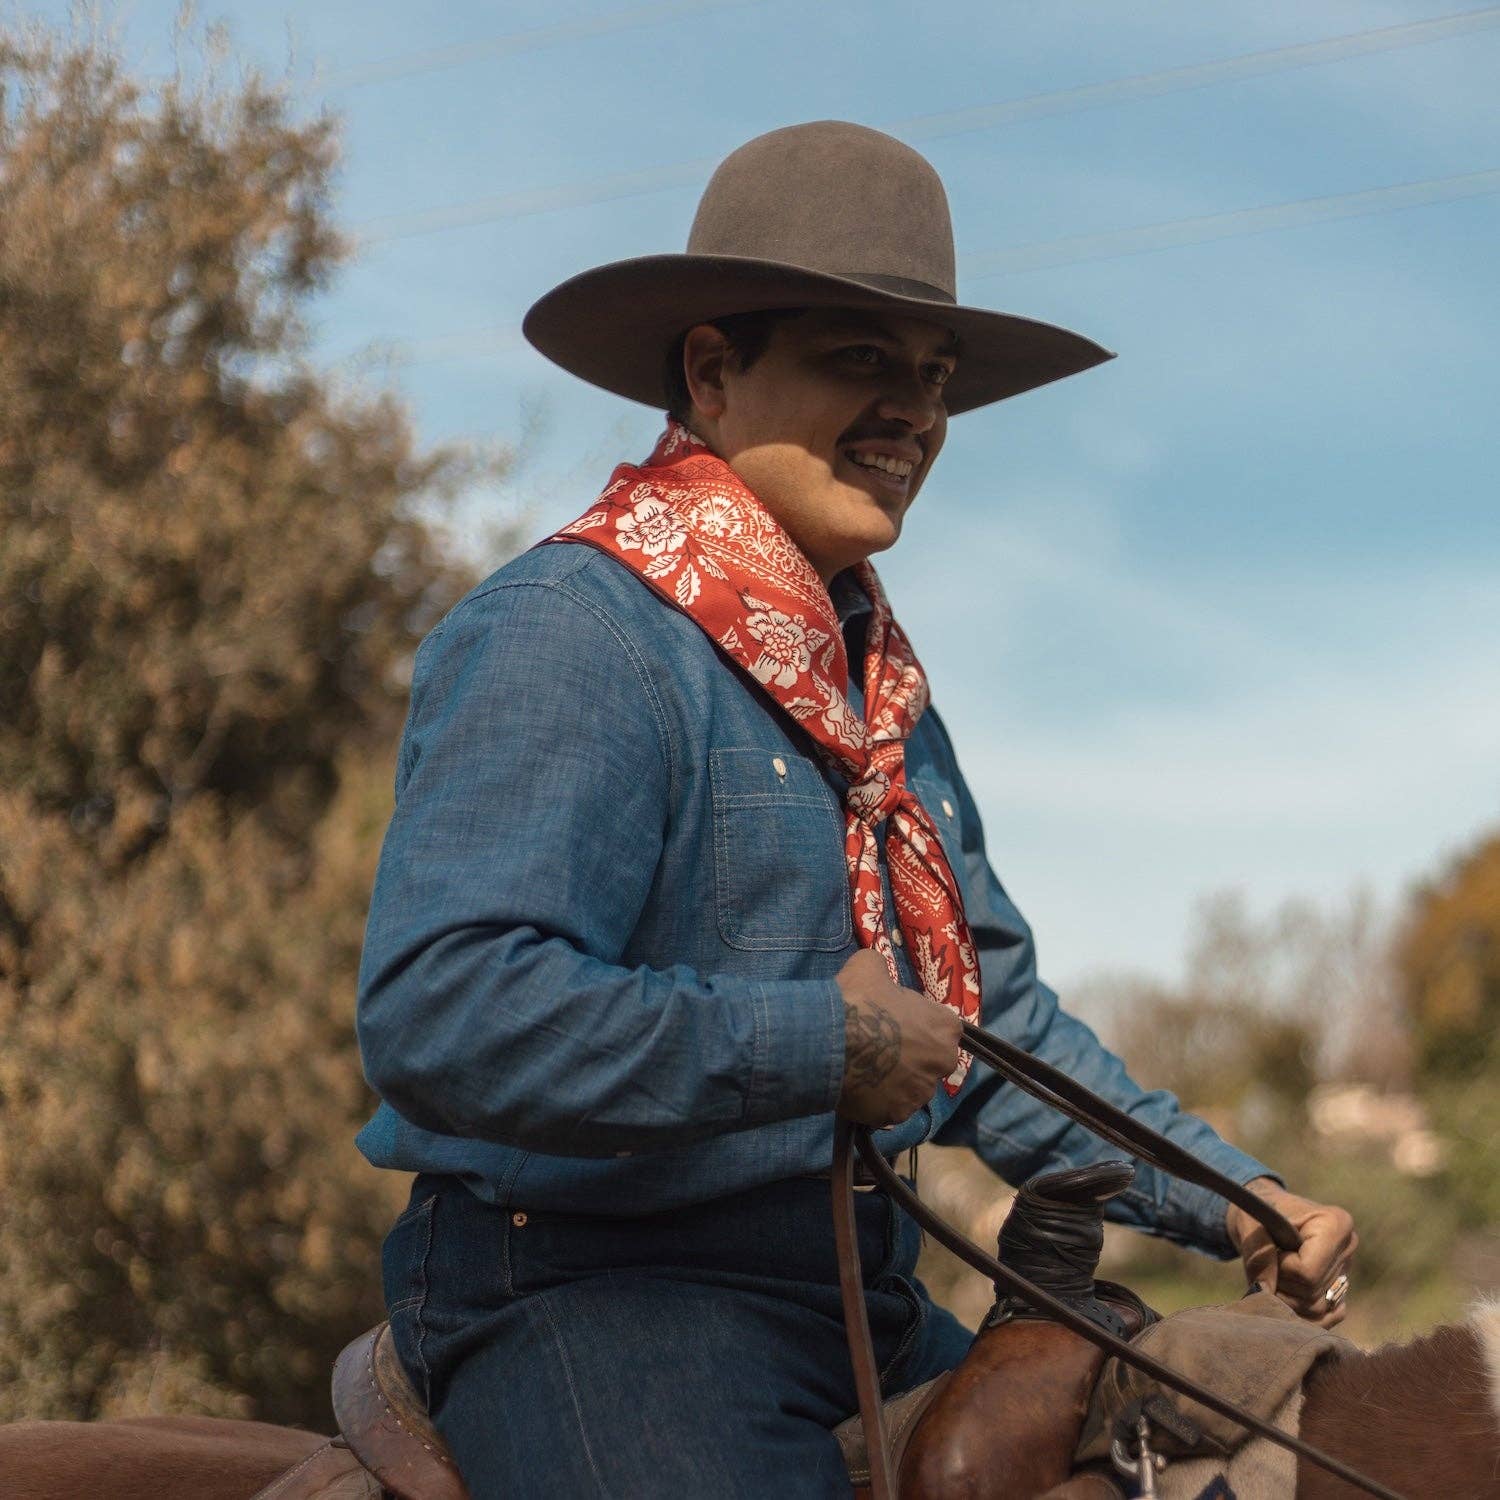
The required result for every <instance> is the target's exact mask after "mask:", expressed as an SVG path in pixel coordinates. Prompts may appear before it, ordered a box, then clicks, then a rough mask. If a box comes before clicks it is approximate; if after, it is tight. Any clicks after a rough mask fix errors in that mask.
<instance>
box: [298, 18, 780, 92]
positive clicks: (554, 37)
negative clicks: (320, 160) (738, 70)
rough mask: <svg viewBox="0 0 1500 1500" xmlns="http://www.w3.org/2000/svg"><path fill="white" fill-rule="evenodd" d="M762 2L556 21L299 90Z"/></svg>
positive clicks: (374, 65) (322, 78)
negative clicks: (551, 23)
mask: <svg viewBox="0 0 1500 1500" xmlns="http://www.w3.org/2000/svg"><path fill="white" fill-rule="evenodd" d="M763 4H765V0H663V3H660V4H656V5H637V6H635V7H633V8H632V9H630V10H617V11H612V12H610V13H609V14H608V15H603V16H589V17H585V18H583V19H580V20H577V21H559V22H557V23H555V24H554V25H551V26H537V27H534V28H533V29H532V30H529V31H513V32H509V33H508V34H506V35H505V36H492V37H483V38H481V39H479V40H477V41H472V42H457V43H454V44H453V45H452V46H448V47H433V48H430V49H429V50H427V51H425V52H403V53H401V54H400V55H399V56H397V57H388V58H383V59H381V60H380V61H378V62H370V63H362V64H360V65H358V66H356V67H351V68H339V69H336V70H335V71H333V72H331V73H317V72H315V73H314V74H313V76H312V77H311V78H309V79H308V80H307V81H306V82H305V83H303V84H301V85H300V87H301V88H302V89H304V90H306V91H308V92H312V91H314V90H323V89H348V88H358V87H359V86H360V85H362V84H366V83H386V82H388V81H389V80H391V79H393V78H409V77H411V76H412V75H413V74H416V73H432V72H436V71H437V70H438V69H439V68H452V67H457V66H458V65H459V64H460V63H466V62H469V61H472V60H473V59H475V58H480V57H511V56H513V55H514V54H516V53H518V52H537V51H540V50H541V49H542V48H543V47H555V46H557V45H559V44H560V43H563V42H582V41H587V40H589V39H591V38H593V37H596V36H608V35H610V34H612V33H614V32H617V31H629V30H633V29H634V28H636V27H638V26H655V25H657V24H658V23H659V22H661V21H674V20H677V19H678V18H679V17H681V16H685V15H691V14H694V13H696V12H700V11H716V10H733V9H736V8H743V7H745V6H747V5H763Z"/></svg>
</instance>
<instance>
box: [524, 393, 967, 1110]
mask: <svg viewBox="0 0 1500 1500" xmlns="http://www.w3.org/2000/svg"><path fill="white" fill-rule="evenodd" d="M548 540H549V541H553V542H586V543H588V544H589V545H591V546H594V547H597V548H599V549H600V551H602V552H607V553H609V555H610V556H611V557H614V558H617V559H618V560H619V561H620V562H622V563H624V564H625V566H626V567H627V568H630V569H631V570H632V571H633V572H635V573H638V574H639V575H640V576H641V577H642V578H643V579H644V580H645V581H646V582H647V583H648V584H650V586H651V587H652V588H653V589H654V590H655V591H656V592H657V593H658V594H660V595H661V597H662V598H663V599H665V600H666V601H667V603H668V604H670V605H672V606H673V607H674V608H676V609H679V610H681V611H682V612H683V613H684V614H685V615H687V616H688V617H689V618H690V619H691V620H693V621H694V623H696V624H697V625H699V626H701V627H702V628H703V630H704V631H705V632H706V633H707V634H708V636H709V638H710V639H711V640H712V641H713V642H714V644H715V645H716V646H718V648H719V649H720V650H721V651H722V652H723V653H724V654H725V655H726V656H727V657H729V659H730V660H731V661H733V662H736V663H737V664H738V665H739V666H741V667H743V668H744V669H745V671H747V672H748V673H749V674H750V675H751V676H752V677H753V678H754V679H755V680H756V681H757V682H758V683H759V684H760V685H761V687H762V688H763V689H764V690H765V692H766V694H767V696H769V697H770V698H771V699H772V700H773V701H774V702H775V703H776V704H777V705H778V706H779V707H780V708H781V709H782V710H783V711H784V712H786V713H787V714H789V715H790V716H791V717H792V718H793V719H795V720H796V721H797V723H799V724H800V725H801V726H802V728H803V730H804V731H805V732H806V733H807V734H809V735H810V736H811V737H812V739H813V741H814V742H815V743H816V745H817V746H818V749H819V750H820V751H821V752H822V753H823V754H824V755H825V756H826V757H827V758H828V759H829V761H830V762H831V763H832V764H833V765H834V766H836V767H837V768H838V769H839V770H840V771H842V772H843V774H844V775H845V776H846V777H847V778H848V781H849V783H850V785H849V791H848V794H847V797H846V802H845V811H846V813H847V815H848V827H847V831H846V834H845V838H844V854H845V857H846V859H847V860H848V865H849V885H850V890H851V894H852V897H853V902H854V915H855V919H856V920H855V931H856V933H857V934H858V937H859V942H860V944H861V946H863V947H866V948H874V949H875V950H876V951H877V952H879V953H880V954H881V956H882V957H883V958H884V959H885V961H886V964H887V966H888V967H889V969H890V971H891V977H892V979H897V980H898V982H899V976H898V974H897V971H896V955H895V953H894V951H893V949H892V947H891V939H890V936H889V934H888V933H887V930H886V921H885V893H884V889H883V887H882V885H881V880H880V864H879V852H878V848H877V845H876V842H875V828H876V825H877V824H879V823H880V822H882V821H883V820H884V819H887V818H889V819H890V831H889V834H888V836H887V839H886V859H887V862H888V864H889V866H890V873H891V890H892V893H893V894H894V895H895V898H896V917H897V921H898V922H899V924H900V931H901V935H902V939H903V940H904V941H905V943H906V945H907V948H908V951H909V952H910V954H911V958H912V964H913V966H914V968H915V969H916V972H917V975H918V977H919V978H920V980H921V984H922V989H923V991H924V993H925V994H926V995H927V997H928V999H929V1000H936V1001H938V1002H939V1003H940V1004H943V1005H948V1006H952V1008H953V1009H954V1010H956V1011H957V1012H958V1013H959V1014H960V1015H961V1016H963V1017H964V1018H965V1019H966V1020H974V1019H975V1018H976V1017H977V1016H978V1014H979V965H978V963H977V962H976V960H975V957H974V944H973V940H972V938H971V937H970V935H969V925H968V923H967V921H966V920H965V919H964V908H963V897H962V895H961V893H960V891H959V888H958V882H957V881H956V880H955V879H954V876H953V871H952V868H951V867H950V866H949V864H948V861H947V858H946V857H945V856H944V854H943V846H942V843H941V841H940V840H939V838H938V836H937V830H936V829H935V828H934V827H933V823H932V819H931V818H929V817H928V816H927V811H926V809H925V808H924V807H923V806H922V804H921V803H920V802H919V801H918V800H917V797H916V794H915V793H914V792H912V791H911V790H910V788H908V787H907V785H906V739H907V736H908V735H910V733H911V731H912V727H913V726H914V725H915V724H916V722H917V720H918V719H919V718H920V717H921V716H922V711H923V710H924V709H925V708H926V707H927V678H926V675H925V674H924V673H923V671H922V668H921V665H920V664H919V663H918V661H917V658H916V656H915V655H914V654H913V653H912V649H911V645H910V643H909V642H908V641H907V639H906V636H905V635H904V634H903V633H902V631H901V627H900V626H899V625H897V624H896V622H895V620H894V619H892V618H891V610H890V606H889V605H888V604H887V603H886V598H885V592H884V590H883V589H882V588H881V586H880V580H879V579H878V578H877V577H876V576H875V570H874V568H872V567H871V566H870V565H869V563H867V562H866V563H860V564H859V566H858V567H857V568H856V570H855V576H856V577H857V578H858V580H859V582H860V585H861V587H862V588H863V589H864V591H865V593H866V594H867V595H868V596H869V598H870V601H871V603H872V604H873V605H874V613H873V615H872V617H871V620H870V625H869V630H868V632H867V634H866V636H865V660H864V689H865V717H864V721H863V722H861V721H860V720H859V718H858V717H856V715H855V713H854V711H853V709H852V708H851V707H850V705H849V701H848V699H847V698H846V697H845V695H844V687H845V684H846V683H847V682H848V680H849V666H848V661H847V659H846V657H845V653H844V638H843V632H842V631H841V630H840V629H839V622H838V616H837V615H836V613H835V612H834V607H833V601H832V599H830V598H829V595H828V590H827V589H826V588H825V587H824V586H823V580H822V579H821V578H819V577H818V574H817V572H816V571H815V570H814V568H813V566H812V564H811V563H810V562H809V561H808V560H807V558H806V557H805V556H804V555H803V553H802V552H801V551H800V550H799V548H798V547H797V545H796V544H795V543H794V542H793V541H792V539H791V538H790V537H789V536H788V535H787V534H786V532H785V531H783V530H782V528H781V526H780V525H779V524H778V523H777V522H776V521H775V520H774V519H773V518H772V516H771V514H770V512H769V511H767V510H766V508H765V507H764V506H763V505H762V504H761V503H760V501H759V500H757V499H756V497H755V495H754V494H753V493H752V492H751V490H750V489H749V487H748V486H747V485H746V484H745V483H744V481H743V480H742V479H741V478H740V477H739V475H738V474H736V473H735V472H734V470H733V469H732V468H730V466H729V465H728V464H727V463H725V462H724V461H723V460H722V459H721V458H719V457H718V456H717V455H716V454H715V453H714V452H713V451H712V450H711V449H710V448H708V447H706V446H705V445H704V444H703V443H701V442H699V441H698V439H697V438H695V437H694V436H693V435H692V434H691V433H690V432H689V431H688V430H687V428H686V427H684V426H683V425H682V424H681V423H679V422H676V421H669V422H668V424H667V429H666V431H665V432H664V433H663V434H662V435H661V437H660V439H659V440H658V441H657V444H656V447H655V449H654V450H653V452H652V454H651V457H650V458H648V459H647V460H646V462H645V463H644V464H641V465H635V464H621V465H620V466H619V468H617V469H616V470H615V471H614V473H613V474H612V475H611V476H610V481H609V484H608V486H607V487H606V488H605V490H604V493H603V494H602V495H600V497H599V499H598V500H597V501H596V502H595V504H594V505H593V507H592V508H591V509H590V510H589V511H588V512H587V514H585V515H583V516H580V517H579V518H578V520H576V521H574V522H573V523H572V524H571V525H568V526H564V527H563V528H562V530H561V531H559V532H557V533H556V534H555V535H554V536H551V537H549V538H548ZM968 1067H969V1057H968V1054H967V1053H962V1054H960V1057H959V1063H958V1067H957V1068H956V1069H955V1070H954V1071H953V1073H952V1074H951V1075H950V1076H949V1078H948V1080H947V1085H946V1086H947V1089H948V1092H949V1093H950V1094H953V1093H957V1092H958V1089H959V1086H960V1085H961V1084H962V1083H963V1080H964V1075H965V1073H966V1072H967V1071H968Z"/></svg>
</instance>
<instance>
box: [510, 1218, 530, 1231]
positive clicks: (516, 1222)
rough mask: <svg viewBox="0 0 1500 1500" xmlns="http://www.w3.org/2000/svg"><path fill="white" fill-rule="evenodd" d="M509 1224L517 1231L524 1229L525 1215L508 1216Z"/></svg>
mask: <svg viewBox="0 0 1500 1500" xmlns="http://www.w3.org/2000/svg"><path fill="white" fill-rule="evenodd" d="M510 1222H511V1223H512V1224H514V1225H515V1226H516V1228H517V1229H524V1228H525V1227H526V1215H525V1214H512V1215H511V1216H510Z"/></svg>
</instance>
